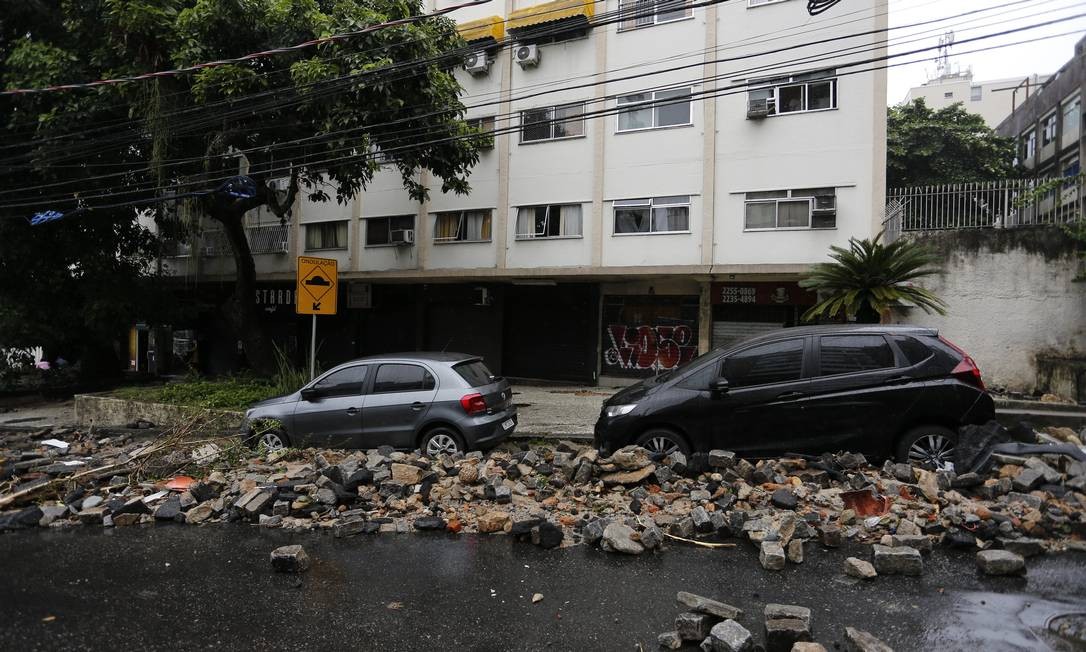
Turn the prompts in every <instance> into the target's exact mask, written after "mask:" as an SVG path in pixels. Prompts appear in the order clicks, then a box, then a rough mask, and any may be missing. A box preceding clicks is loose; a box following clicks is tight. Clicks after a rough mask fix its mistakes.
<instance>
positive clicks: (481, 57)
mask: <svg viewBox="0 0 1086 652" xmlns="http://www.w3.org/2000/svg"><path fill="white" fill-rule="evenodd" d="M464 70H467V71H468V72H470V73H471V74H473V75H485V74H487V73H488V72H490V59H489V58H488V57H487V56H486V51H485V50H479V51H478V52H472V53H471V54H469V55H468V56H467V57H465V58H464Z"/></svg>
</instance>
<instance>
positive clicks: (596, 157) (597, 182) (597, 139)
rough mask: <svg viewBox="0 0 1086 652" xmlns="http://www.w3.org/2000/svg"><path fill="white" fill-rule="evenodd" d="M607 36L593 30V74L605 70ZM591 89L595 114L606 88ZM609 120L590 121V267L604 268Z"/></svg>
mask: <svg viewBox="0 0 1086 652" xmlns="http://www.w3.org/2000/svg"><path fill="white" fill-rule="evenodd" d="M610 33H611V32H610V30H607V29H596V30H592V38H593V39H595V46H596V70H599V71H604V70H607V35H608V34H610ZM605 78H606V77H605ZM601 81H602V80H601ZM593 88H594V94H593V98H594V99H595V100H596V103H594V104H592V108H591V109H590V110H593V111H595V110H599V109H601V108H603V103H602V102H600V100H602V99H603V98H604V97H605V96H606V95H607V85H606V84H597V85H596V86H595V87H593ZM610 120H611V118H610V117H606V118H603V119H602V120H594V121H592V214H591V220H585V224H591V225H592V236H591V237H592V266H593V267H601V266H602V265H603V239H604V237H605V234H606V233H607V227H606V225H605V222H606V219H605V217H604V208H603V192H604V183H603V177H604V165H605V163H606V156H605V147H604V142H605V137H606V134H607V126H608V124H609V123H610V122H609V121H610Z"/></svg>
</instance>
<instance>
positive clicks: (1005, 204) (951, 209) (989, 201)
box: [883, 177, 1084, 240]
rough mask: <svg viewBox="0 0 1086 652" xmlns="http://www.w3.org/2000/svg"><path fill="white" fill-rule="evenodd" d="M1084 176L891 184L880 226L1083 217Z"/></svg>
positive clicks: (889, 230) (891, 233) (900, 228)
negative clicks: (902, 185) (953, 182)
mask: <svg viewBox="0 0 1086 652" xmlns="http://www.w3.org/2000/svg"><path fill="white" fill-rule="evenodd" d="M1083 185H1084V184H1083V179H1082V177H1074V178H1069V179H1005V180H1002V181H985V182H977V183H961V184H945V185H938V186H913V187H908V188H891V189H890V190H889V191H888V192H887V193H886V212H885V214H884V216H883V228H884V229H885V232H886V237H887V238H888V239H890V240H892V239H894V238H896V237H897V236H898V235H900V234H901V233H904V232H909V231H944V230H951V229H992V228H994V229H999V228H1007V229H1009V228H1018V227H1026V226H1039V225H1047V224H1065V223H1067V222H1071V221H1074V220H1076V219H1081V218H1082V217H1083Z"/></svg>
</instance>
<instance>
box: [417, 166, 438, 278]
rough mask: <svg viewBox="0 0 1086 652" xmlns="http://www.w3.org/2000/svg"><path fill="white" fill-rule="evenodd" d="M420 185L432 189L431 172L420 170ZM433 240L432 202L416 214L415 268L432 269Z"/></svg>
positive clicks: (425, 203) (427, 203)
mask: <svg viewBox="0 0 1086 652" xmlns="http://www.w3.org/2000/svg"><path fill="white" fill-rule="evenodd" d="M419 183H421V184H422V185H424V186H426V187H427V188H429V187H430V171H429V170H426V169H422V170H419ZM433 245H434V243H433V239H432V238H431V237H430V200H429V199H427V200H426V201H424V202H422V203H420V204H419V209H418V212H416V213H415V266H416V267H417V268H418V269H428V268H429V267H430V249H431V247H433Z"/></svg>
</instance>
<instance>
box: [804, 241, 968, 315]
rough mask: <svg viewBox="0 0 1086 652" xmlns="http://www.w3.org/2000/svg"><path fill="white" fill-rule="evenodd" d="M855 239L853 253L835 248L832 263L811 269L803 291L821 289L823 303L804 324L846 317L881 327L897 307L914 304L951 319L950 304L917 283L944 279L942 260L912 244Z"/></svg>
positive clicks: (814, 307) (923, 248)
mask: <svg viewBox="0 0 1086 652" xmlns="http://www.w3.org/2000/svg"><path fill="white" fill-rule="evenodd" d="M881 239H882V234H881V233H879V234H878V235H876V236H875V237H874V238H873V239H870V240H868V239H866V238H865V239H863V240H857V239H856V238H850V239H849V243H848V244H849V248H848V249H844V248H842V247H838V246H832V247H830V251H831V252H832V253H831V254H830V258H832V259H833V261H834V262H832V263H818V264H816V265H814V266H813V267H811V271H810V272H809V273H808V275H807V277H806V278H804V279H803V280H801V281H800V282H799V284H800V286H802V287H805V288H809V289H812V290H816V291H817V292H818V294H819V296H820V297H821V300H820V301H819V302H818V303H817V304H815V305H814V306H813V307H812V308H811V309H810V310H808V311H807V312H806V313H805V314H804V315H803V319H804V320H808V319H814V318H816V317H822V316H826V317H831V318H832V317H836V316H838V315H840V314H841V313H842V312H844V313H845V315H847V316H849V317H853V316H854V317H855V318H856V321H858V322H860V323H863V324H877V323H879V321H881V316H882V314H883V313H884V312H886V311H888V310H890V309H891V308H892V307H893V306H896V305H901V304H912V305H914V306H919V307H920V308H923V309H924V312H928V313H931V312H936V313H939V314H940V315H945V314H946V303H945V302H944V301H943V300H942V299H940V298H939V297H937V296H935V295H934V294H932V293H931V292H929V291H928V290H925V289H924V288H922V287H920V286H918V285H913V281H915V280H916V279H919V278H923V277H925V276H930V275H932V274H938V273H939V271H940V270H939V268H938V267H937V263H938V260H939V259H938V256H936V255H935V254H934V253H933V252H931V251H930V250H929V249H928V248H927V247H926V246H924V245H922V244H921V243H918V242H914V241H912V240H904V239H903V240H897V241H895V242H891V243H890V244H883V243H882V242H880V240H881Z"/></svg>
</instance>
